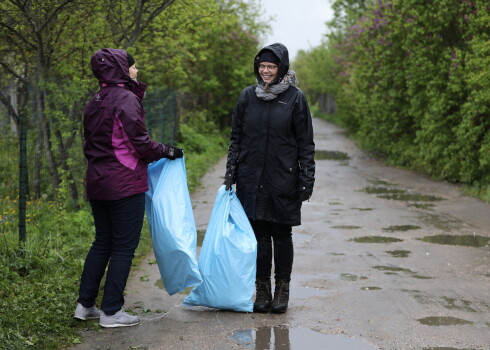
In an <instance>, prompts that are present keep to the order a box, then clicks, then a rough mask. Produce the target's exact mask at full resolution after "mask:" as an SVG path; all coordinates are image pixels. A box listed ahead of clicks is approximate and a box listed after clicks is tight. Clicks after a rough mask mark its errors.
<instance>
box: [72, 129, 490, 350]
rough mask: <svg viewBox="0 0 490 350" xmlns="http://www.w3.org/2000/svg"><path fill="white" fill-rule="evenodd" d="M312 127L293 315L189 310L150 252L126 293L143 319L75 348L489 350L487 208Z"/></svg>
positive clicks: (199, 210)
mask: <svg viewBox="0 0 490 350" xmlns="http://www.w3.org/2000/svg"><path fill="white" fill-rule="evenodd" d="M314 128H315V143H316V149H317V155H316V158H317V173H316V183H315V191H314V194H313V196H312V198H311V200H310V201H309V202H306V203H304V206H303V211H302V212H303V225H302V226H299V227H295V228H294V229H293V237H294V244H295V258H294V259H295V261H294V267H293V276H292V281H291V300H290V305H289V310H288V312H287V313H286V314H284V315H274V314H253V313H250V314H247V313H235V312H227V311H215V310H212V311H210V310H195V309H193V310H190V309H186V308H184V307H183V306H182V300H183V298H184V297H185V296H186V292H187V293H188V291H186V292H184V293H181V294H177V295H174V296H168V294H167V293H166V291H165V290H164V289H163V288H162V284H161V280H160V276H159V272H158V267H157V265H156V264H154V257H152V256H149V257H147V258H146V259H145V260H144V262H143V264H142V266H141V267H138V268H136V269H134V270H133V272H132V276H131V280H130V282H129V286H128V288H127V297H126V308H128V309H131V310H132V311H134V312H135V313H137V314H139V316H140V318H141V319H142V322H141V324H140V325H139V326H136V327H131V328H124V329H112V330H111V329H98V327H97V326H96V324H97V323H96V321H91V322H92V323H89V324H88V325H87V330H86V331H84V332H83V334H82V341H83V343H82V344H79V345H77V346H75V347H73V348H71V349H72V350H86V349H90V350H93V349H100V350H102V349H103V350H105V349H111V350H122V349H147V350H160V349H162V350H163V349H223V350H224V349H269V350H272V349H275V350H292V349H295V350H296V349H309V350H311V349H313V350H315V349H343V350H344V349H345V350H365V349H366V350H369V349H403V350H411V349H425V350H429V349H439V350H443V349H467V350H468V349H470V350H473V349H490V247H489V239H490V205H489V204H486V203H482V202H480V201H478V200H476V199H473V198H469V197H466V196H464V195H463V194H462V192H461V191H460V188H459V187H457V186H454V185H450V184H446V183H441V182H435V181H432V180H430V179H428V178H426V177H423V176H420V175H417V174H414V173H412V172H409V171H405V170H400V169H396V168H393V167H387V166H384V165H382V164H381V163H379V162H377V161H375V160H373V159H370V158H369V157H368V156H367V155H365V154H364V153H363V152H361V151H360V150H359V149H358V148H357V147H356V146H355V145H354V144H353V142H351V141H350V140H349V139H347V138H346V137H345V135H344V132H343V130H342V129H339V128H337V127H335V126H333V125H332V124H329V123H326V122H324V121H321V120H314ZM223 173H224V160H222V161H221V162H219V163H218V164H216V166H215V167H214V168H213V169H211V170H210V171H209V173H208V174H207V175H206V176H205V177H204V178H203V188H202V189H201V190H199V191H198V192H197V193H196V194H195V195H193V196H192V202H193V206H194V214H195V220H196V226H197V229H198V231H199V234H200V235H202V234H203V232H205V229H206V225H207V221H208V220H209V216H210V213H211V209H212V205H213V202H214V199H215V196H216V191H217V189H218V187H219V186H220V184H221V183H222V181H223V178H222V176H223Z"/></svg>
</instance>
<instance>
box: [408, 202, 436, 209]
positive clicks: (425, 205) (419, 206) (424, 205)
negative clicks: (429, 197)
mask: <svg viewBox="0 0 490 350" xmlns="http://www.w3.org/2000/svg"><path fill="white" fill-rule="evenodd" d="M408 206H409V207H412V208H417V209H424V210H431V209H432V208H434V207H435V206H436V205H435V204H432V203H410V204H409V205H408Z"/></svg>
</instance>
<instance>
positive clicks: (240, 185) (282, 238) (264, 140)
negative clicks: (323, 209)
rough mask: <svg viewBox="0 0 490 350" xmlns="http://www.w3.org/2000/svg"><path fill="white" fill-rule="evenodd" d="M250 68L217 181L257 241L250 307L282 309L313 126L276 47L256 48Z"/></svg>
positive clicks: (308, 177)
mask: <svg viewBox="0 0 490 350" xmlns="http://www.w3.org/2000/svg"><path fill="white" fill-rule="evenodd" d="M254 71H255V75H256V78H257V82H258V83H257V84H256V85H253V86H249V87H247V88H245V89H244V90H243V91H242V93H241V94H240V97H239V99H238V102H237V104H236V106H235V109H234V111H233V121H232V129H231V137H230V146H229V150H228V161H227V164H226V175H225V182H224V184H225V185H226V188H227V189H231V186H232V184H234V183H236V187H237V189H236V193H237V196H238V198H239V199H240V202H241V203H242V205H243V207H244V209H245V212H246V213H247V216H248V218H249V219H250V222H251V224H252V227H253V229H254V232H255V236H256V238H257V276H256V299H255V303H254V311H255V312H268V311H269V310H270V311H271V312H274V313H284V312H286V310H287V307H288V301H289V282H290V280H291V270H292V265H293V253H294V252H293V241H292V236H291V233H292V226H297V225H300V224H301V204H302V202H303V201H305V200H307V199H309V198H310V196H311V194H312V192H313V184H314V181H315V160H314V154H315V144H314V142H313V127H312V121H311V115H310V111H309V108H308V103H307V101H306V98H305V96H304V94H303V92H302V91H301V90H299V89H298V88H297V87H296V85H297V79H296V75H295V73H294V72H293V71H290V70H289V57H288V50H287V48H286V47H285V46H284V45H282V44H280V43H276V44H272V45H269V46H266V47H264V48H263V49H262V50H260V51H259V53H258V54H257V55H256V57H255V61H254ZM273 251H274V254H273ZM272 257H274V267H275V270H274V273H275V290H274V299H272V295H271V280H270V279H271V270H272Z"/></svg>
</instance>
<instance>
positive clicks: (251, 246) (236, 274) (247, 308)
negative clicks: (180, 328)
mask: <svg viewBox="0 0 490 350" xmlns="http://www.w3.org/2000/svg"><path fill="white" fill-rule="evenodd" d="M256 265H257V241H256V239H255V234H254V232H253V229H252V226H251V225H250V222H249V221H248V218H247V215H246V214H245V211H244V210H243V207H242V205H241V203H240V201H239V199H238V197H237V196H236V194H235V192H234V191H226V190H225V186H224V185H223V186H221V187H220V189H219V190H218V194H217V196H216V201H215V203H214V206H213V211H212V213H211V218H210V220H209V224H208V228H207V230H206V235H205V236H204V242H203V245H202V249H201V253H200V255H199V270H200V272H201V276H202V278H203V280H204V282H203V283H202V284H200V285H199V286H197V287H196V288H194V289H193V290H192V291H191V293H190V294H189V295H188V296H187V297H186V298H185V299H184V305H188V306H207V307H211V308H215V309H221V310H233V311H242V312H252V311H253V302H252V297H253V293H254V288H255V271H256Z"/></svg>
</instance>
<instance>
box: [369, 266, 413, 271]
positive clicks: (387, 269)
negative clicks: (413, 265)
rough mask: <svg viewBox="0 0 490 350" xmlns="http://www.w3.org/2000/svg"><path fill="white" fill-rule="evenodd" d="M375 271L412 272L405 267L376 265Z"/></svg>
mask: <svg viewBox="0 0 490 350" xmlns="http://www.w3.org/2000/svg"><path fill="white" fill-rule="evenodd" d="M373 269H376V270H381V271H393V272H412V271H410V270H409V269H404V268H403V267H396V266H382V265H376V266H373Z"/></svg>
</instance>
